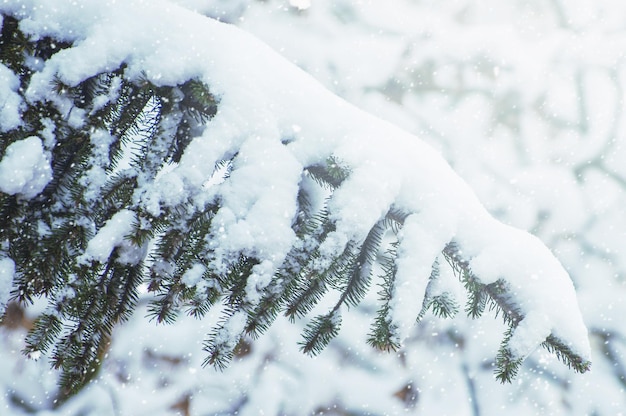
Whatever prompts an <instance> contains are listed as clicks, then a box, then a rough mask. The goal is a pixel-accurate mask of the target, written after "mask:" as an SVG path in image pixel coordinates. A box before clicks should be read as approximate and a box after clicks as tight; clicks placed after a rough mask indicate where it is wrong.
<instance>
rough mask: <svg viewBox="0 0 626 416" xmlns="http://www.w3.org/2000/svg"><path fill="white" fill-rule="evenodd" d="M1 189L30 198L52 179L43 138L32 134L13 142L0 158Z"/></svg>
mask: <svg viewBox="0 0 626 416" xmlns="http://www.w3.org/2000/svg"><path fill="white" fill-rule="evenodd" d="M0 179H1V180H0V191H2V192H5V193H7V194H10V195H19V196H22V197H24V198H27V199H30V198H33V197H35V196H37V195H38V194H39V193H40V192H41V191H43V189H44V188H45V187H46V185H47V184H48V182H50V180H51V179H52V169H51V167H50V161H49V160H48V156H47V155H46V152H45V151H44V149H43V145H42V143H41V139H40V138H39V137H35V136H31V137H27V138H26V139H23V140H19V141H16V142H14V143H11V144H10V145H9V146H8V147H7V149H6V151H5V154H4V157H3V158H2V160H0Z"/></svg>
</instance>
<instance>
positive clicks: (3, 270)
mask: <svg viewBox="0 0 626 416" xmlns="http://www.w3.org/2000/svg"><path fill="white" fill-rule="evenodd" d="M14 274H15V263H14V262H13V260H11V259H9V258H4V259H0V314H2V312H3V311H4V308H5V306H6V304H7V302H8V301H9V295H10V293H11V285H12V284H13V275H14Z"/></svg>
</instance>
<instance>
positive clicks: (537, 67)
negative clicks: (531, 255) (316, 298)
mask: <svg viewBox="0 0 626 416" xmlns="http://www.w3.org/2000/svg"><path fill="white" fill-rule="evenodd" d="M172 1H174V0H172ZM176 3H179V4H181V5H183V6H185V7H189V8H191V9H195V10H197V11H198V12H201V13H204V14H207V15H210V16H213V17H217V18H219V19H221V20H224V21H228V22H231V23H233V24H236V25H238V26H240V27H241V28H243V29H244V30H246V31H249V32H251V33H253V34H254V35H256V36H258V37H259V38H261V39H262V40H264V41H265V42H267V43H268V44H269V45H270V46H272V47H273V48H274V49H275V50H277V51H279V52H280V53H281V54H282V55H283V56H285V57H287V58H288V59H289V60H291V61H292V62H294V63H295V64H297V65H298V66H300V67H302V68H303V69H305V70H306V71H307V72H309V73H310V74H312V75H313V76H314V77H315V78H317V79H318V80H319V81H321V82H322V83H323V84H324V85H325V86H326V87H327V88H328V89H330V90H331V91H333V92H334V93H336V94H338V95H339V96H341V97H343V98H345V99H347V100H348V101H350V102H352V103H353V104H355V105H357V106H358V107H361V108H363V109H365V110H366V111H368V112H370V113H372V114H375V115H377V116H379V117H381V118H384V119H387V120H389V121H391V122H393V123H394V124H397V125H399V126H401V127H403V128H405V129H406V130H408V131H411V132H413V133H414V134H416V135H417V136H419V137H421V138H423V139H424V140H426V141H428V142H429V143H430V144H431V145H433V146H434V147H436V148H438V149H439V150H440V151H441V153H442V154H443V155H444V157H445V158H446V159H447V160H448V161H449V163H450V164H451V165H452V166H453V168H454V169H455V170H456V172H458V173H459V174H460V175H461V176H462V177H463V178H464V179H465V180H466V181H467V182H468V183H469V184H470V185H471V186H472V188H473V189H474V190H475V192H476V193H477V194H478V195H479V197H480V199H481V201H482V202H483V203H484V204H485V205H486V206H487V208H488V210H489V211H490V212H491V213H492V214H494V215H495V216H496V217H498V218H499V219H501V220H502V221H504V222H505V223H508V224H511V225H514V226H516V227H519V228H522V229H526V230H529V231H530V232H532V233H533V234H535V235H537V236H538V237H540V238H541V240H543V241H544V242H545V243H546V244H547V245H548V246H549V247H550V248H551V249H552V251H553V252H554V253H555V255H556V256H557V257H558V258H559V260H561V262H562V263H563V264H564V266H565V268H566V269H567V270H568V272H569V273H570V275H571V277H572V280H573V281H574V283H575V286H576V289H577V293H578V299H579V303H580V308H581V310H582V312H583V316H584V319H585V323H586V324H587V326H588V328H589V332H590V339H591V343H592V349H593V357H592V359H593V366H592V370H591V371H590V372H589V373H586V374H583V375H580V374H575V373H573V372H572V371H570V370H568V369H567V368H566V367H565V366H563V365H562V364H561V363H559V362H557V360H556V358H555V357H553V356H551V355H549V354H547V353H546V352H545V351H536V352H535V353H534V354H533V355H531V357H530V358H529V359H528V360H527V361H526V362H525V364H524V366H523V368H522V370H521V371H520V374H519V376H518V378H517V379H516V380H514V382H513V383H512V384H511V385H500V384H499V383H497V382H496V381H495V380H494V378H493V363H492V360H493V356H494V354H495V351H496V350H497V348H498V343H499V338H497V337H498V336H499V335H500V334H501V333H502V332H503V324H502V323H501V322H500V320H496V319H493V317H492V316H491V315H485V316H484V317H482V318H481V319H479V320H470V319H468V318H465V317H464V316H463V314H459V315H458V316H457V317H456V318H454V319H451V320H444V319H440V318H436V317H433V316H432V315H431V314H428V315H427V316H426V317H425V318H424V321H423V322H422V323H421V324H420V325H419V326H416V327H415V329H414V333H413V335H412V337H411V338H410V340H408V341H407V343H406V345H405V348H404V349H403V350H402V351H401V352H400V353H399V354H393V353H392V354H388V353H384V352H378V351H375V350H373V349H371V348H370V347H368V346H367V345H366V343H365V342H364V341H363V340H364V339H365V336H366V332H367V330H368V328H369V324H370V321H371V317H372V314H373V310H374V306H372V305H371V304H368V300H367V299H366V301H365V302H363V303H362V304H361V305H360V306H359V308H358V309H357V312H358V313H352V314H347V315H346V316H345V317H344V324H343V328H342V331H341V332H340V333H339V335H338V337H337V338H336V339H335V340H334V341H333V342H332V343H331V344H330V345H329V346H328V348H327V349H326V350H325V351H324V352H323V353H322V354H320V355H319V356H317V357H315V358H310V357H307V356H305V355H303V354H301V353H300V352H299V351H298V347H297V341H298V340H299V337H300V333H301V331H302V328H301V327H300V326H299V325H300V324H296V325H293V324H291V323H289V322H287V321H286V320H280V319H279V320H277V321H276V323H275V324H274V326H273V327H272V328H271V329H270V330H269V331H268V333H267V334H265V335H264V336H263V337H261V338H260V339H258V340H255V341H254V343H252V344H250V346H249V348H248V349H244V350H243V351H241V354H240V355H239V356H238V357H236V359H235V360H234V362H233V363H232V364H231V365H230V367H229V368H228V369H226V370H225V371H224V372H223V373H219V372H215V371H214V370H213V369H211V368H202V367H201V363H202V360H203V358H204V357H203V355H202V354H201V353H199V350H200V348H201V345H202V342H203V339H204V337H205V334H206V328H204V327H203V322H202V321H197V320H194V319H192V318H185V317H184V316H181V317H180V318H179V320H178V322H177V323H176V324H174V325H168V326H163V325H159V326H157V325H155V324H154V323H153V322H149V321H147V320H146V319H144V315H145V311H144V310H142V308H141V306H140V308H139V310H138V311H137V312H136V313H135V314H134V315H133V317H132V318H131V320H130V322H128V323H127V324H125V325H123V326H121V327H119V328H117V329H116V331H115V333H114V336H113V340H112V341H113V342H112V345H111V348H110V350H109V351H108V354H107V359H106V361H105V362H104V364H103V366H102V369H101V371H100V373H99V375H98V376H97V378H96V379H95V380H94V381H93V382H92V383H91V384H90V385H89V386H88V387H87V388H85V389H84V390H83V391H81V392H80V393H79V394H78V395H76V396H75V397H73V398H72V399H71V400H69V401H68V402H67V403H64V404H63V405H62V406H61V407H58V408H57V407H56V405H55V403H54V402H53V398H54V397H55V391H56V389H57V387H56V386H57V377H58V375H57V374H56V373H55V372H53V371H51V370H50V369H49V364H48V362H47V361H46V360H39V361H35V360H27V359H25V358H24V357H23V356H22V355H21V353H20V350H21V349H22V348H23V342H24V341H23V340H24V336H25V331H26V328H27V327H28V325H29V322H30V320H31V319H32V318H33V317H35V316H36V315H37V313H38V311H39V310H38V309H37V304H36V305H35V306H34V307H32V308H31V309H29V310H27V311H26V312H25V316H23V317H21V318H20V319H15V320H13V321H10V322H6V323H5V324H4V325H3V326H2V327H1V328H0V357H2V360H0V385H2V390H3V392H4V394H3V395H1V396H0V409H5V410H2V412H1V413H2V414H4V413H5V412H6V413H7V414H11V415H13V414H15V415H18V414H39V415H49V416H52V415H81V414H85V415H131V414H132V415H148V414H150V415H161V414H162V415H170V414H181V415H186V414H191V415H213V414H234V413H235V412H237V413H238V414H262V413H261V412H263V414H271V415H274V414H312V413H313V414H316V413H319V414H337V415H346V414H373V415H383V414H385V415H387V414H389V415H392V414H407V413H409V414H427V415H430V414H450V415H479V414H481V415H494V414H504V413H506V414H520V415H529V414H537V415H539V414H541V415H545V414H555V415H558V414H574V415H577V414H580V415H583V414H588V415H591V414H596V415H615V414H619V412H623V411H624V409H626V392H625V391H624V390H625V388H626V368H625V366H626V357H625V355H624V354H625V353H626V325H625V324H624V321H623V317H624V316H626V300H625V299H624V298H625V296H626V283H624V279H625V278H626V252H624V251H625V250H626V248H625V244H624V243H625V242H626V215H625V208H624V207H626V195H625V192H624V191H625V189H626V164H625V163H624V160H626V153H625V151H626V150H625V149H624V135H625V129H626V125H625V121H626V117H625V114H624V89H623V88H624V82H626V68H625V62H624V57H625V56H626V55H625V53H626V52H625V51H626V23H625V22H626V5H625V4H623V3H622V2H617V1H610V0H601V1H591V0H575V1H570V2H567V3H566V2H564V1H559V0H530V1H509V2H502V1H495V0H493V1H492V0H483V1H469V0H439V1H419V0H397V1H394V2H393V3H392V2H385V1H382V0H379V1H373V0H372V1H349V0H312V1H306V0H291V1H282V0H267V1H258V0H254V1H253V0H250V1H245V0H221V1H219V0H207V1H202V0H176ZM146 7H149V6H146ZM328 122H329V123H332V121H331V120H329V121H328ZM372 301H373V300H372ZM15 316H19V313H18V312H17V311H16V312H15Z"/></svg>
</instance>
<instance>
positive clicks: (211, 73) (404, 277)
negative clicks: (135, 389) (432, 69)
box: [0, 0, 590, 359]
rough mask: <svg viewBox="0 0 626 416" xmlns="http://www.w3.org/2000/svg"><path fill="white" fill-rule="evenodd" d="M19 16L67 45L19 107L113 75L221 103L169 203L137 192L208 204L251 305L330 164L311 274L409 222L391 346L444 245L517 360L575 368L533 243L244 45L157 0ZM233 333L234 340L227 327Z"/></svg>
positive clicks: (115, 223)
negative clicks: (401, 218)
mask: <svg viewBox="0 0 626 416" xmlns="http://www.w3.org/2000/svg"><path fill="white" fill-rule="evenodd" d="M35 6H36V7H35ZM21 7H23V8H24V9H28V13H29V16H31V18H30V19H28V20H26V21H25V22H24V24H23V25H22V26H23V27H22V28H23V30H27V31H29V32H30V33H31V34H32V35H33V36H45V35H55V36H56V37H61V38H67V37H68V36H70V37H71V39H67V40H69V41H72V42H73V44H74V46H73V47H72V48H70V49H66V50H63V51H61V52H59V53H57V54H55V55H54V56H53V57H52V58H51V59H50V60H48V61H47V62H46V63H45V65H44V67H43V68H42V70H41V71H39V72H37V73H35V74H34V75H33V76H32V81H31V84H30V86H29V88H28V90H27V92H26V96H27V98H28V99H29V100H33V101H36V100H45V99H52V98H53V97H54V92H53V91H52V90H51V87H50V85H51V84H52V81H53V80H54V79H55V78H56V77H58V79H60V80H62V81H63V82H65V83H67V84H69V85H75V84H77V83H79V82H81V81H83V80H85V79H86V78H88V77H90V76H93V75H94V74H97V73H99V72H104V71H109V70H111V69H113V68H118V67H119V66H120V65H121V64H122V63H124V64H125V65H126V69H125V76H127V77H130V78H133V77H136V78H141V77H145V78H147V79H148V80H149V81H151V82H153V83H154V84H156V85H176V84H181V83H183V82H185V81H187V80H188V79H190V78H197V79H200V80H202V81H203V82H205V83H206V84H207V85H209V87H210V88H211V91H212V92H213V93H214V94H216V95H217V96H218V97H219V100H220V105H219V110H218V113H217V114H216V115H215V117H214V118H213V119H212V120H211V122H210V123H209V124H208V125H207V127H206V129H205V130H204V132H203V134H202V135H201V136H199V137H196V138H195V139H194V140H193V141H192V142H191V143H190V144H189V146H188V148H187V150H186V152H185V153H184V155H183V157H182V158H181V160H180V163H179V164H178V165H177V166H175V167H174V168H173V169H172V170H171V171H170V172H168V173H167V174H166V175H169V176H170V177H172V178H176V183H177V184H178V186H176V187H175V188H176V189H174V190H172V192H180V194H178V195H168V197H167V198H165V197H163V195H161V194H160V193H159V192H160V190H159V189H158V187H151V188H150V187H147V188H146V189H144V190H143V191H142V192H143V193H142V195H145V201H150V210H151V211H154V212H158V211H159V210H158V205H168V204H169V203H177V201H178V202H180V201H183V200H185V201H190V203H191V204H193V205H194V206H197V207H198V208H199V209H200V208H201V207H203V206H204V205H205V204H206V203H207V202H210V201H211V200H215V199H218V198H219V199H220V200H221V202H222V205H221V206H222V208H220V210H219V211H218V212H217V215H216V217H215V220H214V222H213V230H212V232H213V235H212V237H214V238H213V240H212V241H214V242H215V244H216V247H215V253H216V258H215V259H213V260H214V261H213V264H215V265H216V266H214V267H216V268H218V271H219V267H220V264H223V265H224V266H228V264H229V263H233V262H234V261H235V260H236V259H237V257H238V256H239V255H240V254H241V253H244V254H246V255H251V256H254V257H256V258H257V259H258V260H259V261H260V266H259V267H257V268H256V269H255V270H254V272H255V274H254V275H253V276H254V279H253V280H251V281H250V283H249V285H248V286H247V287H246V294H247V298H248V299H249V300H250V301H252V302H254V301H256V300H258V299H259V296H258V294H257V293H256V291H257V290H263V289H264V288H265V287H266V285H267V282H268V279H269V278H270V276H271V275H272V268H273V269H276V268H277V267H279V265H280V264H281V263H282V262H283V261H284V259H285V258H286V256H287V254H288V252H289V249H290V248H291V246H292V245H293V244H294V233H293V231H292V230H291V223H292V220H293V218H294V216H295V215H296V214H297V212H296V209H297V205H296V198H297V191H298V188H299V184H300V182H301V181H302V178H303V176H304V175H305V173H304V172H305V170H306V168H307V167H309V166H312V165H316V164H318V165H319V164H322V163H324V162H325V161H326V160H327V159H328V158H329V157H331V156H333V157H336V158H337V159H338V160H340V161H341V162H342V163H345V164H346V166H348V167H349V168H350V171H351V175H350V177H349V178H348V179H347V180H346V181H345V182H344V184H343V185H342V186H341V187H340V188H339V189H338V190H337V191H336V192H335V193H334V194H333V195H332V196H331V199H330V201H329V204H328V208H329V211H330V212H329V216H330V218H331V219H332V220H333V221H335V223H336V230H335V231H334V232H333V233H332V234H331V235H330V236H329V239H328V240H327V242H325V243H324V242H323V243H322V246H321V248H322V250H321V252H322V254H324V255H327V257H328V258H327V259H324V258H321V259H320V260H319V261H320V263H321V264H323V262H324V260H328V259H330V258H332V257H333V256H337V255H339V254H340V253H341V252H342V251H343V250H344V249H345V248H346V246H347V244H348V243H350V242H355V243H357V244H359V243H362V242H363V240H364V239H365V238H366V236H367V233H368V231H369V230H370V229H371V228H372V227H373V226H374V224H375V223H376V222H377V221H378V220H379V219H380V218H381V216H383V215H385V213H386V212H387V211H389V209H390V208H392V207H393V208H394V209H396V210H398V211H400V212H404V213H407V214H409V217H408V218H409V220H407V224H406V227H405V229H404V231H403V233H404V234H403V236H402V237H401V239H400V242H399V247H398V256H399V257H398V259H397V264H398V282H397V284H398V285H397V288H396V290H395V293H394V296H395V299H394V301H393V302H392V303H391V305H392V307H393V310H392V312H391V316H392V320H393V322H394V324H395V325H396V326H397V327H398V328H399V333H398V336H399V338H403V337H405V336H406V335H407V334H408V328H410V327H411V325H413V323H414V322H415V319H416V315H417V313H418V312H419V310H420V308H421V305H422V300H423V297H424V290H425V287H426V282H427V280H428V277H429V273H430V269H431V266H432V265H433V264H434V263H435V261H436V260H437V256H438V255H439V253H440V252H441V251H442V250H443V249H444V248H445V246H446V244H447V243H448V242H450V241H452V240H454V241H455V242H457V243H458V244H459V246H460V247H461V248H462V250H463V255H464V256H465V257H466V258H468V259H473V260H471V263H470V264H471V267H472V269H473V271H474V272H475V273H476V275H477V276H478V277H479V278H481V279H485V280H484V282H483V283H485V284H488V283H490V282H494V281H496V280H498V279H503V280H504V281H505V282H506V283H507V285H508V286H509V287H510V288H511V289H512V296H513V298H514V300H515V303H516V305H518V306H519V307H520V308H521V309H522V310H521V312H522V314H523V315H525V316H527V318H526V319H525V320H523V321H522V323H521V324H520V328H519V332H517V333H516V334H515V335H514V337H513V339H512V345H511V348H512V352H513V353H514V354H515V355H516V356H518V355H519V356H525V355H527V354H528V353H529V352H530V351H532V349H533V348H535V347H536V346H537V345H539V344H540V343H541V342H542V341H543V340H544V339H545V336H546V335H547V334H549V333H555V334H556V335H557V336H563V337H564V338H565V342H566V343H568V344H569V346H570V347H571V348H572V350H573V351H575V352H576V353H577V354H580V355H581V356H582V357H584V358H586V359H588V358H589V354H590V348H589V343H588V339H587V331H586V328H585V325H584V323H583V321H582V318H581V315H580V311H579V310H578V306H577V301H576V296H575V292H574V288H573V285H572V282H571V280H570V278H569V276H568V274H567V273H566V271H565V270H564V269H563V267H562V266H561V265H560V264H559V263H558V261H557V260H556V259H555V258H554V257H553V255H552V254H551V253H550V252H549V250H548V249H547V248H546V247H545V246H544V245H543V244H542V243H541V242H539V241H538V240H537V239H535V238H531V237H530V236H529V235H528V234H526V233H524V232H521V231H517V230H514V229H511V228H510V227H506V226H504V225H502V224H501V223H499V222H498V221H496V220H495V219H493V218H492V217H491V216H490V215H489V214H488V213H487V212H486V210H485V209H484V207H483V206H482V205H481V203H480V202H479V201H478V199H477V197H476V196H475V195H474V193H473V192H472V191H471V189H470V188H469V187H468V186H467V185H466V184H465V183H464V182H463V180H462V179H461V178H460V177H459V176H458V175H457V174H456V173H455V172H454V171H453V170H452V169H451V168H450V166H449V165H448V164H447V163H446V162H445V160H444V159H443V158H442V157H441V155H440V154H439V153H437V152H436V151H435V150H434V149H432V148H431V147H430V146H428V145H427V144H425V143H424V142H422V141H421V140H419V139H418V138H416V137H414V136H412V135H410V134H408V133H406V132H405V131H403V130H401V129H399V128H397V127H396V126H394V125H391V124H389V123H386V122H384V121H381V120H379V119H377V118H375V117H373V116H371V115H369V114H367V113H364V112H362V111H360V110H358V109H356V108H355V107H353V106H351V105H349V104H348V103H346V102H345V101H343V100H341V99H339V98H338V97H336V96H334V95H333V94H331V93H330V92H328V91H327V90H325V89H324V88H323V87H322V86H321V85H319V84H318V83H317V82H315V81H314V80H313V79H312V78H311V77H310V76H309V75H308V74H306V73H304V72H303V71H301V70H300V69H298V68H296V67H295V66H293V65H291V64H289V63H287V62H286V61H284V60H283V59H282V58H281V57H280V56H279V55H277V54H276V53H275V52H274V51H272V50H271V49H270V48H269V47H268V46H267V45H265V44H263V43H261V42H259V41H258V40H256V39H254V38H252V37H251V36H250V35H248V34H246V33H244V32H241V31H240V30H238V29H236V28H235V27H233V26H229V25H226V24H223V23H220V22H218V21H215V20H211V19H208V18H206V17H203V16H200V15H198V14H196V13H193V12H191V11H189V10H186V9H183V8H180V7H178V6H176V5H173V4H171V3H169V2H164V1H159V0H155V1H152V2H150V6H149V7H146V4H145V3H144V2H143V1H127V2H123V3H120V4H116V5H115V6H114V7H113V6H111V5H109V4H106V3H98V2H91V3H88V4H85V5H84V7H83V8H82V9H80V12H78V11H76V8H75V7H74V6H73V1H70V0H59V1H58V2H55V4H54V6H50V5H48V4H41V2H34V1H32V0H31V1H28V0H25V1H23V2H22V3H21ZM0 8H2V9H3V10H7V9H9V10H10V9H11V8H12V6H10V5H2V6H0ZM24 9H22V10H24ZM139 15H140V16H141V17H142V18H141V19H135V18H134V16H139ZM181 22H184V26H183V25H182V23H181ZM68 29H71V30H68ZM70 33H71V35H68V34H70ZM173 57H176V58H175V59H174V58H173ZM293 126H298V129H294V128H293ZM285 138H288V139H289V140H285V141H284V139H285ZM33 143H34V142H33ZM37 143H39V142H37ZM33 146H34V145H33ZM39 153H41V151H40V150H39ZM235 154H237V158H236V159H235V162H234V164H233V171H232V174H231V176H230V177H229V178H228V179H227V180H225V181H224V182H223V183H221V184H218V185H215V186H214V187H211V189H209V190H207V189H206V187H205V186H204V184H205V183H207V182H209V181H210V180H211V178H212V175H213V173H214V169H215V168H214V167H215V166H216V163H218V162H220V161H222V160H228V159H229V158H230V157H232V155H235ZM10 160H11V161H12V160H13V159H10ZM3 162H4V161H3ZM166 175H164V178H165V176H166ZM164 180H165V179H164ZM3 186H5V185H3ZM21 189H22V188H20V190H21ZM20 190H18V191H16V192H20ZM21 192H23V191H21ZM172 201H173V202H172ZM118 216H119V217H118ZM132 218H133V214H132V213H131V212H130V211H123V212H120V213H119V214H117V216H116V217H114V219H111V220H110V221H109V222H108V223H107V224H106V225H105V227H104V228H103V229H102V230H101V231H100V232H99V233H98V235H96V237H95V238H94V239H93V240H92V241H91V242H90V243H89V247H88V249H87V253H86V257H85V259H92V260H97V261H102V260H103V259H104V258H105V257H106V256H107V255H108V254H110V252H111V250H113V248H114V247H116V246H118V245H120V244H122V241H123V236H124V235H125V234H126V233H128V232H129V231H130V223H131V220H132ZM221 237H225V238H221ZM212 267H213V266H212ZM190 280H194V279H190ZM236 321H237V325H235V324H233V325H232V326H233V328H232V329H233V331H234V332H237V331H240V330H241V328H240V327H241V325H240V322H239V320H236ZM224 330H225V331H227V330H228V331H227V332H229V334H224V339H226V340H229V342H230V340H231V339H234V338H232V337H231V333H232V331H230V329H229V328H225V329H224Z"/></svg>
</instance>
